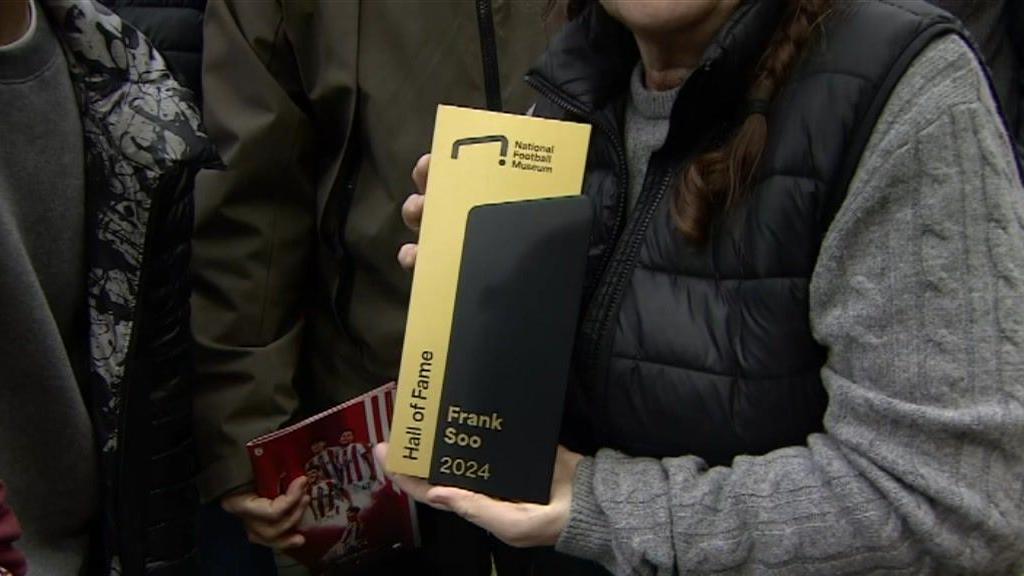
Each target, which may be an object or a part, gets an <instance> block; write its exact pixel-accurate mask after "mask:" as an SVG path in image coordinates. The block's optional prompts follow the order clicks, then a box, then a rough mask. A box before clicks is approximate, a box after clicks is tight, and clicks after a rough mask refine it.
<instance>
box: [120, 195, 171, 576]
mask: <svg viewBox="0 0 1024 576" xmlns="http://www.w3.org/2000/svg"><path fill="white" fill-rule="evenodd" d="M167 182H174V180H173V179H166V178H165V179H164V181H163V182H162V185H161V186H160V187H158V188H157V193H156V194H155V195H154V197H153V201H152V202H151V203H150V210H149V215H148V216H147V224H146V238H145V240H144V241H143V245H142V260H141V262H140V267H139V288H138V290H137V291H136V295H135V310H134V313H133V315H132V316H133V318H132V322H133V324H132V337H131V341H130V342H129V343H128V355H127V357H126V358H125V368H124V373H123V374H122V377H121V413H120V414H118V430H117V435H118V439H117V460H116V465H115V477H116V484H115V494H117V495H124V494H125V493H126V492H130V493H131V494H133V495H135V494H137V491H136V490H137V487H135V486H133V487H132V488H131V489H130V490H126V489H125V486H128V485H129V480H130V479H129V478H128V477H127V464H126V463H127V462H128V457H129V452H128V450H129V448H130V447H131V445H130V444H129V441H132V442H139V441H140V440H141V439H139V438H132V439H129V437H128V428H129V425H130V423H129V418H128V414H129V412H128V408H129V405H134V402H131V403H129V401H128V399H129V396H130V395H131V394H132V392H133V391H134V388H136V387H134V386H131V385H130V383H131V382H132V381H133V379H134V377H135V373H136V372H137V371H138V364H137V361H136V358H137V357H138V353H139V350H138V348H139V341H140V338H141V337H142V330H143V328H144V326H143V324H144V322H143V320H142V316H143V313H144V311H145V302H144V296H145V294H146V284H147V281H148V277H149V274H148V273H147V269H146V265H145V263H146V256H147V255H149V254H150V253H151V252H152V250H153V242H155V241H156V231H155V228H156V220H157V216H158V214H159V211H160V210H161V209H162V208H163V203H162V202H161V199H163V198H164V197H165V196H166V195H167V191H166V190H165V189H164V188H165V187H166V185H167V184H166V183H167ZM127 500H129V498H118V499H117V500H116V504H115V510H114V518H115V521H116V522H117V526H116V530H115V531H114V535H115V537H116V538H117V543H116V544H117V546H116V549H115V550H116V553H117V556H118V558H119V559H120V564H121V570H122V571H125V573H131V572H132V571H133V566H139V567H143V566H145V558H144V555H143V553H141V552H139V551H138V550H128V549H127V548H128V546H126V545H125V540H124V538H122V536H123V535H124V534H125V533H126V532H127V530H126V527H125V523H126V519H127V515H128V514H142V510H138V509H135V507H136V506H137V505H139V504H140V502H134V503H131V504H133V506H131V508H129V506H128V504H129V503H128V502H126V501H127ZM136 528H137V529H140V530H141V529H143V528H144V527H142V526H137V527H136Z"/></svg>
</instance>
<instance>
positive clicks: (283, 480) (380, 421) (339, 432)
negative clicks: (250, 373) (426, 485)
mask: <svg viewBox="0 0 1024 576" xmlns="http://www.w3.org/2000/svg"><path fill="white" fill-rule="evenodd" d="M394 402H395V385H394V384H388V385H386V386H383V387H381V388H378V389H376V390H373V391H371V392H369V393H367V394H364V395H362V396H359V397H357V398H354V399H352V400H350V401H348V402H346V403H344V404H341V405H339V406H336V407H334V408H332V409H330V410H327V411H326V412H322V413H320V414H317V415H316V416H313V417H311V418H308V419H306V420H303V421H302V422H299V423H297V424H294V425H292V426H289V427H287V428H283V429H281V430H278V431H277V432H273V433H271V434H267V435H265V436H261V437H259V438H256V439H255V440H253V441H251V442H249V443H248V444H247V445H246V447H247V448H248V450H249V457H250V459H251V460H252V467H253V473H254V476H255V479H256V491H257V493H259V495H260V496H263V497H265V498H275V497H277V496H279V495H281V494H283V493H284V492H285V491H287V489H288V485H289V484H290V483H291V482H292V480H294V479H295V478H298V477H299V476H302V475H305V476H306V477H307V479H308V480H309V482H308V484H307V488H306V494H307V495H308V496H309V506H308V508H307V509H306V512H305V514H303V516H302V520H301V521H300V523H299V532H301V533H302V534H303V535H304V536H305V537H306V543H305V544H304V545H303V546H302V547H301V548H298V549H295V550H289V551H288V554H289V555H291V556H293V557H295V558H296V559H297V560H299V561H300V562H302V563H303V564H306V565H307V566H310V567H323V566H326V565H332V566H333V565H336V564H357V563H361V561H365V560H367V559H369V558H370V557H372V556H377V555H380V554H384V553H386V552H387V551H388V550H390V549H394V548H399V547H414V546H416V545H417V544H418V538H419V535H418V531H417V527H416V508H415V506H414V504H413V501H412V499H411V498H409V497H408V496H407V495H406V494H404V493H402V492H400V491H399V490H398V487H397V486H395V485H394V484H393V483H392V482H391V481H390V480H389V479H388V477H387V476H386V475H385V474H384V470H383V468H381V467H380V466H379V465H378V464H377V462H376V461H375V460H374V458H373V452H372V447H373V445H374V444H376V443H377V442H380V441H383V440H386V439H387V437H388V434H389V432H390V430H389V424H390V421H391V414H392V410H393V408H394Z"/></svg>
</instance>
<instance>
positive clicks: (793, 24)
mask: <svg viewBox="0 0 1024 576" xmlns="http://www.w3.org/2000/svg"><path fill="white" fill-rule="evenodd" d="M593 1H594V0H549V3H548V16H549V18H551V17H567V18H568V19H570V20H571V19H573V18H575V17H577V16H578V15H580V13H582V12H583V10H584V9H585V8H586V7H587V6H588V5H589V4H591V3H592V2H593ZM833 1H834V0H786V2H787V4H788V9H787V12H786V15H785V16H784V17H783V19H782V22H781V23H780V25H779V28H778V30H776V32H775V34H774V36H773V37H772V40H771V42H770V43H769V44H768V47H767V49H766V50H765V53H764V56H763V57H762V58H761V61H760V62H759V63H758V65H757V68H756V71H755V72H754V79H753V81H752V82H751V85H750V90H749V92H748V93H747V99H748V100H747V101H748V109H747V110H746V114H747V116H746V118H744V120H743V123H742V124H741V125H740V126H739V127H738V128H737V129H736V131H735V132H734V133H733V134H732V136H731V137H730V138H729V139H728V141H727V142H726V143H725V144H723V145H722V146H720V147H719V148H717V149H715V150H711V151H709V152H705V153H704V154H701V155H700V156H698V157H697V158H695V159H694V160H693V161H692V162H691V163H690V164H689V165H688V166H687V167H685V168H684V169H683V172H682V174H681V176H680V182H679V188H678V190H677V193H676V196H675V199H674V202H673V203H672V215H673V218H674V220H675V223H676V227H677V228H679V230H680V232H682V234H683V236H685V237H686V238H687V239H688V240H690V241H691V242H694V243H698V244H702V243H704V242H705V241H706V240H707V237H708V232H709V229H710V228H711V222H712V220H713V219H714V217H715V215H716V214H717V213H718V212H719V211H724V210H729V209H730V208H732V207H734V206H736V204H737V203H738V202H739V201H740V200H742V199H743V197H744V195H745V194H746V193H747V192H748V190H749V188H750V184H751V180H752V179H753V177H754V174H755V173H756V171H757V166H758V164H759V162H760V160H761V154H762V153H763V152H764V147H765V143H766V142H767V138H768V120H767V117H766V114H767V111H768V104H769V103H770V102H771V101H772V99H773V98H774V97H775V93H776V92H777V91H778V89H779V86H781V85H782V84H783V83H785V81H786V79H787V78H788V77H789V74H790V72H791V71H792V69H793V67H794V66H795V64H796V63H797V62H798V61H799V60H800V57H801V56H802V55H803V52H804V49H805V47H806V45H807V43H808V41H809V40H810V39H811V37H812V36H813V34H814V32H815V30H816V28H817V27H818V25H819V24H820V23H821V21H822V20H823V19H824V18H825V16H826V15H827V14H828V12H829V10H830V9H831V8H832V4H833Z"/></svg>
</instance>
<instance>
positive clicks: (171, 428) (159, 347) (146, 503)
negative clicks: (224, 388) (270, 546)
mask: <svg viewBox="0 0 1024 576" xmlns="http://www.w3.org/2000/svg"><path fill="white" fill-rule="evenodd" d="M43 7H44V9H45V11H46V13H47V16H48V18H49V20H50V22H51V24H52V26H53V28H54V30H55V32H56V33H57V36H58V38H59V39H60V42H61V44H62V47H63V49H64V54H65V57H66V59H67V62H68V70H69V72H70V74H71V82H72V85H73V87H74V89H75V92H76V97H77V99H78V105H79V110H80V114H81V121H82V130H83V136H84V139H85V150H86V161H85V171H86V175H85V176H86V198H87V212H86V230H87V270H88V279H87V290H88V296H87V298H88V300H87V301H88V319H89V335H88V337H89V351H90V355H89V380H88V382H87V383H83V388H85V389H86V392H87V396H88V398H89V401H90V410H91V415H92V419H93V422H94V428H95V435H96V439H97V443H98V448H99V451H100V459H101V460H100V471H101V490H102V494H101V509H100V510H101V511H100V514H101V518H100V527H101V538H100V546H101V549H100V550H99V551H98V552H97V553H96V554H95V557H96V559H97V570H98V573H106V572H109V573H113V574H122V573H123V574H161V575H162V574H193V573H195V572H196V557H195V556H196V555H195V541H194V540H195V539H194V523H195V519H194V513H195V507H196V504H197V502H198V499H197V496H196V491H195V487H194V481H193V477H194V472H195V464H194V456H193V444H192V439H191V425H192V424H191V358H190V349H191V343H190V340H189V325H188V324H189V305H188V297H189V288H188V263H189V255H190V248H189V245H190V238H191V229H192V214H193V207H192V180H193V178H194V175H195V173H196V172H197V171H198V170H199V168H201V167H203V166H209V165H213V164H214V163H215V161H216V155H215V153H214V152H213V149H212V147H211V146H210V145H209V144H208V142H207V140H206V136H205V134H204V132H203V129H202V127H201V125H200V115H199V111H198V109H197V107H196V104H195V102H194V101H193V95H192V93H191V92H190V91H188V90H187V89H185V88H182V87H181V86H180V85H179V84H178V82H177V81H175V80H174V78H173V77H172V75H171V73H170V72H169V70H168V68H167V65H166V64H165V63H164V60H163V59H162V57H161V56H160V55H159V54H158V53H157V52H156V50H155V49H154V48H153V47H152V46H151V45H150V43H149V42H148V40H146V39H145V37H144V36H143V35H142V34H140V33H139V32H138V31H136V30H135V29H134V28H131V27H129V26H125V25H123V23H122V21H121V20H120V18H118V17H117V16H115V15H113V14H112V13H110V12H109V11H107V10H106V9H105V8H103V7H102V6H100V5H98V4H94V3H92V2H90V1H88V0H63V1H44V2H43Z"/></svg>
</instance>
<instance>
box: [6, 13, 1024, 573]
mask: <svg viewBox="0 0 1024 576" xmlns="http://www.w3.org/2000/svg"><path fill="white" fill-rule="evenodd" d="M438 104H456V105H463V106H470V107H476V108H487V109H491V110H496V111H506V112H511V113H519V114H530V115H533V116H537V117H543V118H554V119H560V120H567V121H573V122H583V123H587V124H590V125H591V126H592V127H593V130H592V132H591V140H590V144H589V150H588V159H587V168H586V174H585V177H584V181H583V194H584V195H586V196H587V197H588V198H590V200H591V203H592V206H593V209H594V224H593V230H592V233H591V241H590V248H589V251H588V254H587V256H586V258H587V263H586V264H587V268H586V277H585V282H584V304H583V306H582V309H581V310H580V314H579V324H578V330H577V335H576V342H575V346H574V349H575V352H574V355H573V359H572V375H571V379H570V382H569V392H568V395H567V398H566V410H565V415H564V418H563V425H562V437H561V444H562V446H560V447H559V448H558V456H557V461H556V469H555V474H554V478H553V481H552V494H551V502H550V504H548V505H535V504H521V503H513V502H504V501H499V500H495V499H491V498H488V497H486V496H483V495H480V494H475V493H472V492H467V491H463V490H459V489H454V488H449V487H443V486H431V485H429V484H427V483H426V482H424V481H422V480H418V479H413V478H407V477H402V476H397V477H395V478H394V481H395V483H397V485H398V486H400V487H401V488H402V489H403V491H405V492H407V493H408V494H410V495H412V496H413V497H415V498H416V499H417V500H418V501H420V503H421V504H420V506H419V527H420V534H421V537H422V546H420V547H419V548H417V549H414V550H410V549H403V550H395V551H393V552H392V553H390V554H384V555H377V556H374V557H373V559H372V562H368V563H364V564H362V565H360V566H358V567H357V568H351V567H349V568H339V569H338V572H337V573H344V574H388V575H390V574H440V575H446V576H447V575H454V576H459V575H466V576H478V575H479V576H488V575H490V574H492V571H494V572H496V573H497V574H499V575H501V576H505V575H518V574H524V575H525V574H544V575H548V574H550V575H559V576H561V575H570V576H571V575H590V574H594V575H599V574H609V573H611V574H674V573H687V574H689V573H693V574H703V573H744V574H749V573H757V574H761V573H765V574H768V573H771V574H832V573H844V574H876V573H883V572H892V573H924V574H947V573H957V574H960V573H963V574H1013V575H1019V574H1021V573H1024V188H1022V183H1021V181H1022V159H1024V147H1021V143H1022V142H1024V3H1022V2H1018V1H1017V0H932V1H930V2H927V1H925V0H550V1H547V0H511V1H510V0H473V1H470V0H433V1H420V2H410V1H405V0H361V1H357V0H346V1H332V0H289V1H287V2H280V1H274V0H210V1H209V2H206V0H0V250H2V258H0V368H2V376H0V576H8V574H13V575H14V576H24V575H25V574H30V575H42V576H51V575H52V576H64V575H68V576H83V575H84V576H106V575H115V574H117V575H124V576H135V575H147V576H176V575H189V576H192V575H197V574H202V575H228V576H233V575H246V576H253V575H257V576H258V575H264V574H268V575H269V574H280V575H282V576H292V575H295V576H306V575H307V574H308V573H309V572H308V569H307V568H306V567H304V566H302V565H300V564H299V563H297V562H296V561H294V560H292V559H291V558H289V557H288V555H287V551H288V549H290V548H293V547H295V546H298V545H300V544H301V542H302V536H301V535H300V534H298V533H297V531H296V527H297V526H298V524H299V523H300V522H301V521H302V518H303V516H304V515H307V514H311V515H312V518H313V520H315V521H320V520H323V519H325V518H328V517H337V518H338V521H339V522H340V521H342V519H344V525H345V526H346V533H345V535H344V537H343V539H342V540H341V541H340V543H339V544H338V550H337V554H341V553H343V552H344V551H345V550H350V549H356V548H358V547H359V546H361V542H363V535H362V534H361V530H362V527H361V524H360V522H359V511H360V506H359V502H357V501H355V500H354V499H353V497H352V495H351V493H350V491H351V490H356V489H359V490H362V489H364V488H365V486H364V485H367V484H372V483H373V482H375V481H377V479H378V478H377V474H378V472H377V471H378V470H379V469H381V466H382V464H380V463H381V462H383V461H384V460H383V457H384V454H385V453H386V450H387V445H386V444H381V445H378V446H377V447H376V449H375V451H376V456H377V461H374V460H373V457H372V455H371V450H370V448H369V447H368V446H365V445H363V444H361V443H359V442H354V441H353V438H352V434H351V433H350V432H349V433H348V436H346V435H345V434H342V435H341V437H340V438H330V439H325V440H324V441H323V442H320V443H318V444H315V445H314V446H313V453H312V454H310V456H309V462H308V464H307V466H306V470H307V476H306V477H305V478H301V479H298V480H296V481H295V482H296V483H295V484H294V485H293V486H290V487H289V489H288V490H286V491H285V492H284V494H283V495H282V496H280V497H277V498H275V499H267V498H262V497H260V496H259V495H258V494H256V493H255V489H254V485H253V478H252V470H251V467H250V463H249V458H248V455H247V452H246V449H245V444H246V443H247V442H248V441H250V440H252V439H253V438H255V437H258V436H260V435H263V434H266V433H269V432H272V431H274V430H277V429H279V428H281V427H283V426H286V425H289V424H291V423H294V422H296V421H297V420H299V419H302V418H304V417H306V416H309V415H311V414H315V413H317V412H320V411H322V410H324V409H326V408H329V407H331V406H334V405H336V404H339V403H341V402H344V401H346V400H348V399H350V398H352V397H354V396H357V395H359V394H361V393H363V392H366V391H368V390H371V389H373V388H376V387H378V386H381V385H382V384H385V383H387V382H389V381H392V380H394V379H395V377H396V376H397V373H398V364H399V358H400V353H401V345H402V338H403V328H404V323H405V316H406V310H407V301H408V297H409V290H410V283H411V278H412V275H411V273H410V271H411V270H413V269H414V268H415V263H416V253H417V246H416V232H417V229H418V225H419V221H420V218H421V216H422V213H423V210H424V207H425V206H428V205H429V197H427V196H426V195H425V194H424V192H425V190H426V182H427V180H428V178H429V165H430V158H429V156H424V153H425V152H426V151H427V150H429V148H430V139H431V131H432V127H433V120H434V112H435V108H436V107H437V105H438ZM410 172H411V173H412V178H411V179H410ZM538 449H547V447H538ZM307 507H309V508H308V510H307Z"/></svg>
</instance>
